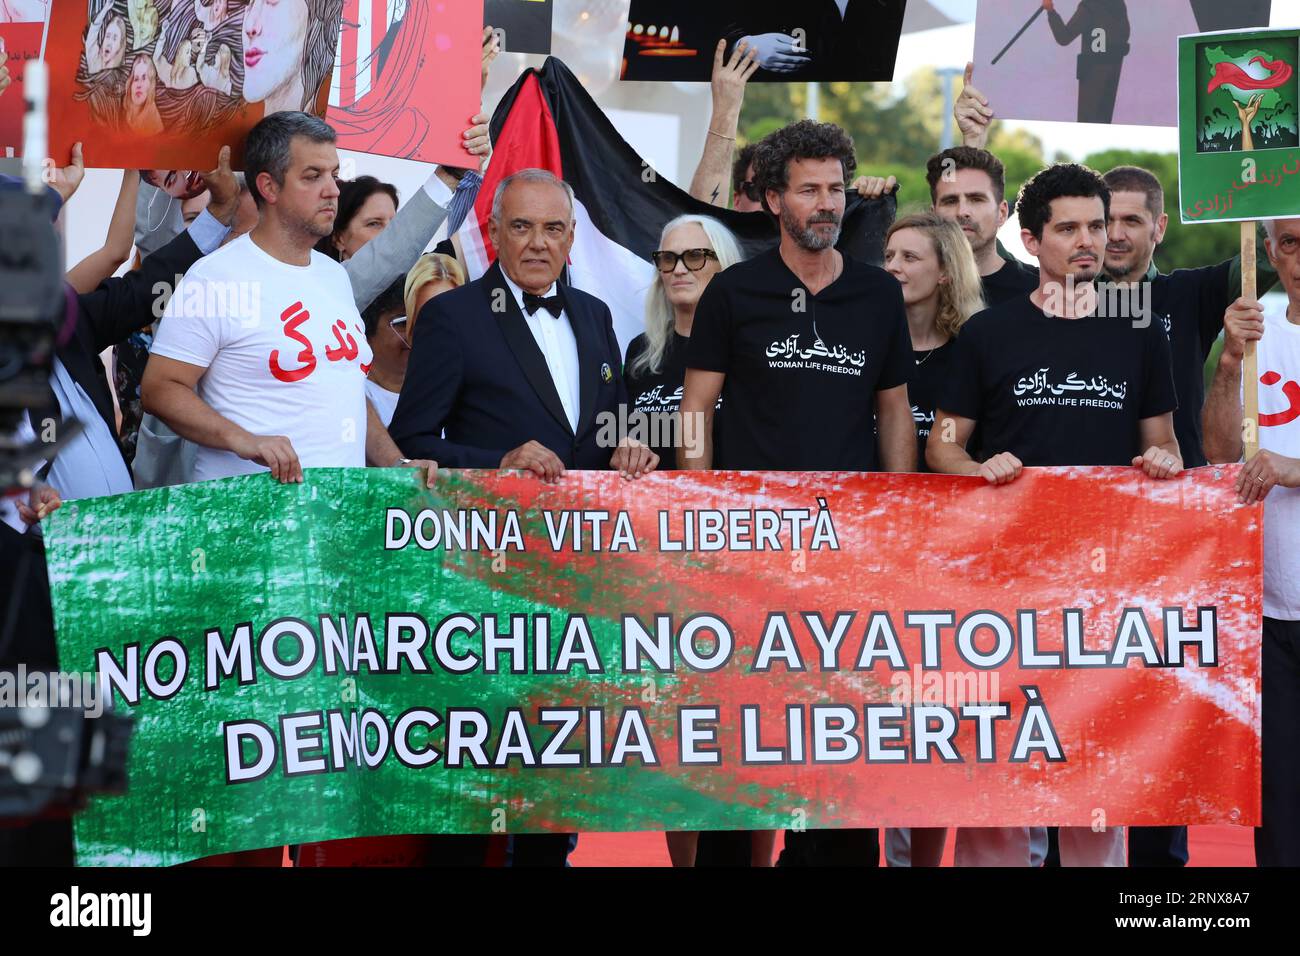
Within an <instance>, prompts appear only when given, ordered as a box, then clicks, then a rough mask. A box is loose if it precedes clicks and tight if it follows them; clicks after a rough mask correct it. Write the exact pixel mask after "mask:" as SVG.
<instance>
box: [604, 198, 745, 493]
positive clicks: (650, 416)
mask: <svg viewBox="0 0 1300 956" xmlns="http://www.w3.org/2000/svg"><path fill="white" fill-rule="evenodd" d="M652 258H653V259H654V263H655V266H656V270H655V278H654V281H653V282H652V283H651V284H650V290H649V292H648V293H647V295H646V306H645V332H644V333H642V334H641V335H638V336H637V337H636V338H634V339H633V340H632V341H631V343H630V344H629V345H628V347H627V357H626V358H625V360H624V362H623V375H624V378H625V379H626V380H627V392H628V401H629V403H630V404H631V408H630V409H629V411H630V412H640V413H643V415H644V417H643V415H637V416H636V418H631V416H629V421H630V422H636V421H644V422H646V423H647V424H646V426H645V427H646V428H648V429H650V430H649V431H647V432H646V437H647V438H648V439H649V440H648V441H647V442H646V444H648V445H650V446H651V447H652V448H653V449H654V452H655V454H657V455H658V456H659V462H660V464H659V470H660V471H664V470H667V469H671V468H675V467H676V464H677V448H676V447H675V444H674V442H676V443H680V441H681V439H682V437H683V436H685V437H687V438H689V437H690V435H691V432H690V431H689V430H688V429H683V428H682V427H681V423H680V421H679V420H678V418H677V413H678V408H679V407H680V405H681V401H682V382H683V380H684V379H685V376H686V366H685V364H684V360H685V357H686V342H687V339H689V338H690V335H691V323H692V322H694V320H695V306H696V305H698V304H699V301H700V296H701V295H703V294H704V289H705V287H706V286H707V285H708V284H709V280H710V279H712V278H713V277H714V276H715V275H717V274H718V273H719V272H721V271H722V270H723V269H725V268H727V267H728V266H730V265H732V264H734V263H736V262H739V261H740V259H741V254H740V244H739V243H738V242H737V241H736V237H735V236H734V235H733V234H732V232H731V230H730V229H728V228H727V227H726V226H724V225H723V224H722V223H720V222H718V220H716V219H713V218H712V217H710V216H692V215H688V216H678V217H677V218H676V219H674V220H672V221H671V222H669V223H668V225H666V226H664V230H663V232H662V233H661V235H660V240H659V250H658V251H657V252H655V253H654V254H653V256H652ZM670 422H671V428H670V427H668V423H670ZM633 437H637V438H639V437H640V436H636V435H634V436H633Z"/></svg>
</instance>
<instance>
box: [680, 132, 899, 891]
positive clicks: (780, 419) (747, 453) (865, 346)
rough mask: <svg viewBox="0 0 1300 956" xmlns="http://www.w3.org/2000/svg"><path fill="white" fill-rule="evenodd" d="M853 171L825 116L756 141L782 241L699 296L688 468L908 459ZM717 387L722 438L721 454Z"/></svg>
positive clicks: (883, 307) (889, 322) (875, 847)
mask: <svg viewBox="0 0 1300 956" xmlns="http://www.w3.org/2000/svg"><path fill="white" fill-rule="evenodd" d="M855 165H856V158H855V156H854V152H853V141H852V140H851V139H850V138H849V137H848V135H847V134H846V133H845V132H844V131H843V130H842V129H840V128H839V127H837V126H834V125H832V124H829V123H827V124H821V123H815V122H813V121H811V120H804V121H802V122H799V123H795V124H793V125H791V126H787V127H786V128H784V129H781V130H778V131H777V132H775V133H773V134H772V135H771V136H769V137H767V138H766V139H765V140H763V141H762V142H761V143H760V144H759V146H758V149H757V150H756V152H755V156H754V167H755V169H754V172H755V177H756V180H757V183H758V187H759V189H760V193H761V195H762V197H763V203H764V208H765V209H766V210H767V212H768V213H769V214H771V215H772V216H774V217H775V218H776V219H777V221H778V224H779V228H780V231H781V242H780V245H779V246H778V247H777V248H776V249H774V250H772V251H771V252H768V253H764V254H762V255H759V256H755V257H754V258H752V259H749V260H747V261H745V262H741V263H738V264H736V265H734V266H732V267H731V268H729V269H727V270H726V271H724V272H722V273H720V274H719V275H717V276H716V277H715V278H714V279H713V280H712V281H711V282H710V283H709V286H708V288H707V289H705V290H704V295H703V296H702V297H701V298H700V303H699V305H698V306H697V307H696V310H695V322H694V325H693V326H692V329H691V337H690V341H689V344H688V345H687V351H686V381H685V386H684V389H683V394H682V403H681V411H682V417H683V419H687V418H693V419H694V420H696V421H703V422H704V423H705V425H704V428H703V433H704V434H703V438H704V440H703V441H702V442H698V443H696V447H695V448H694V449H692V448H689V447H687V448H682V449H680V450H679V453H678V461H679V462H680V464H681V467H683V468H689V469H708V468H728V469H742V470H758V469H763V470H778V471H882V470H883V471H911V470H912V468H913V467H914V465H915V462H916V430H915V427H914V425H913V421H912V407H911V403H910V402H909V401H908V397H907V382H908V381H909V380H910V378H911V376H912V373H913V370H914V362H913V358H912V345H911V339H910V337H909V335H908V330H907V314H906V312H905V311H904V308H903V295H902V291H901V289H900V287H899V285H898V283H897V282H896V281H895V280H894V279H893V277H892V276H890V275H889V274H888V273H886V272H885V271H884V270H882V269H878V268H876V267H875V266H869V265H866V264H865V263H861V262H856V261H854V260H853V259H851V258H849V257H848V256H845V255H844V254H842V253H840V252H839V251H837V250H836V249H835V240H836V239H837V237H838V235H839V228H840V223H841V221H842V218H843V215H844V204H845V184H846V183H847V182H848V181H849V177H850V174H851V173H852V171H853V168H854V166H855ZM719 395H721V396H722V398H723V402H722V409H721V412H720V414H721V416H722V422H723V429H724V431H725V434H726V444H725V446H724V447H723V448H721V449H720V450H719V452H720V453H719V454H717V456H716V458H715V454H714V451H715V450H714V447H713V444H712V418H713V413H714V412H713V409H714V405H715V403H716V402H717V399H718V396H719ZM873 422H874V423H875V427H874V428H873ZM877 431H878V434H879V453H877V439H876V432H877ZM878 858H879V840H878V835H877V831H875V830H811V831H804V832H798V833H796V832H790V831H787V833H786V835H785V849H784V851H783V852H782V854H781V859H780V865H829V864H841V865H854V864H856V865H867V866H874V865H876V863H877V861H878Z"/></svg>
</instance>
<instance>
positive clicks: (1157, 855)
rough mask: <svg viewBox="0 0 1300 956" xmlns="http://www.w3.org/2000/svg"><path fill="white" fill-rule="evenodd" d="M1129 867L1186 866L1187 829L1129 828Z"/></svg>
mask: <svg viewBox="0 0 1300 956" xmlns="http://www.w3.org/2000/svg"><path fill="white" fill-rule="evenodd" d="M1128 865H1129V866H1186V865H1187V827H1129V828H1128Z"/></svg>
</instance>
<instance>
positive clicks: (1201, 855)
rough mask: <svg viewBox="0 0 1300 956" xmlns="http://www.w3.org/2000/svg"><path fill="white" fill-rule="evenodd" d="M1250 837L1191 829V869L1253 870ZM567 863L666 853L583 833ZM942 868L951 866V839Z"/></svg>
mask: <svg viewBox="0 0 1300 956" xmlns="http://www.w3.org/2000/svg"><path fill="white" fill-rule="evenodd" d="M1253 833H1254V831H1252V830H1251V829H1250V828H1249V827H1231V826H1213V827H1192V828H1191V833H1190V834H1189V835H1188V844H1189V848H1190V856H1191V865H1192V866H1254V865H1255V844H1254V842H1253V841H1254V835H1253ZM780 842H781V841H780V838H778V839H777V845H778V848H779V846H780ZM569 859H570V861H571V862H572V864H573V865H574V866H667V865H668V849H667V847H666V846H665V845H664V835H663V834H662V833H584V834H582V836H581V837H579V838H578V848H577V850H575V851H574V852H573V854H572V856H571V857H570V858H569ZM943 865H944V866H952V840H951V839H949V840H948V851H947V853H946V854H945V855H944V861H943Z"/></svg>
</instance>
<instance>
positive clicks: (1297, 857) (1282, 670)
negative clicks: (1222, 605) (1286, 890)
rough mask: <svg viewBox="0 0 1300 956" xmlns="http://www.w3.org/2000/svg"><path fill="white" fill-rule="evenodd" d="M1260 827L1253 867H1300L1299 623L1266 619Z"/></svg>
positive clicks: (1262, 700) (1256, 837)
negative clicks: (1261, 821)
mask: <svg viewBox="0 0 1300 956" xmlns="http://www.w3.org/2000/svg"><path fill="white" fill-rule="evenodd" d="M1261 657H1262V659H1261V661H1260V670H1261V671H1262V672H1263V678H1264V679H1263V684H1264V693H1263V696H1262V698H1261V705H1262V707H1263V714H1262V719H1261V721H1260V723H1261V725H1262V740H1261V743H1260V746H1261V750H1262V755H1263V764H1264V767H1263V811H1264V816H1263V826H1261V827H1259V828H1257V829H1256V830H1255V864H1256V865H1257V866H1300V621H1279V620H1277V619H1275V618H1271V617H1266V618H1264V642H1263V654H1262V655H1261Z"/></svg>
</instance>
